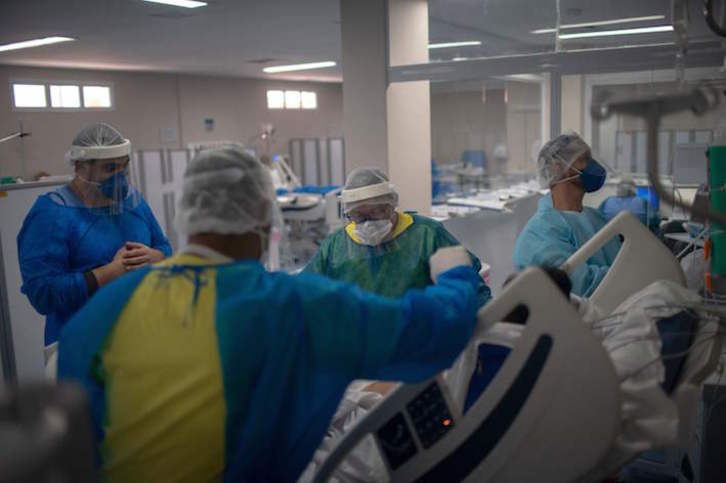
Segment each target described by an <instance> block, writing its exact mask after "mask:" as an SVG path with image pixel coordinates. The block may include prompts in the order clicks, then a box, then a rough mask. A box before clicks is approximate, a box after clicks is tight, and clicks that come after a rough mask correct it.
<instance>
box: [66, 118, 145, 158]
mask: <svg viewBox="0 0 726 483" xmlns="http://www.w3.org/2000/svg"><path fill="white" fill-rule="evenodd" d="M130 155H131V141H129V140H128V139H126V138H124V137H123V135H122V134H121V133H120V132H119V131H118V130H117V129H116V128H114V127H113V126H110V125H108V124H105V123H103V122H99V123H96V124H91V125H89V126H86V127H84V128H83V129H81V131H80V132H79V133H78V134H76V137H75V138H73V142H71V149H69V150H68V151H67V152H66V155H65V158H66V161H67V162H68V163H70V164H73V163H74V162H75V161H89V160H92V159H113V158H120V157H122V156H130Z"/></svg>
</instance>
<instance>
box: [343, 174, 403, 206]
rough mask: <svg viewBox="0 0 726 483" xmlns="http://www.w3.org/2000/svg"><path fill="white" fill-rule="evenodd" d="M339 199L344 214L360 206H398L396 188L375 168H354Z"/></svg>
mask: <svg viewBox="0 0 726 483" xmlns="http://www.w3.org/2000/svg"><path fill="white" fill-rule="evenodd" d="M340 198H341V200H342V201H343V211H344V212H346V213H348V212H350V211H351V210H354V209H355V208H357V207H358V206H362V205H391V206H393V207H395V206H397V205H398V193H396V187H395V186H394V185H393V183H391V182H390V181H389V180H388V176H386V175H385V173H384V172H383V171H381V170H380V169H377V168H356V169H354V170H353V171H351V173H350V174H349V175H348V179H347V180H346V182H345V187H343V191H341V193H340Z"/></svg>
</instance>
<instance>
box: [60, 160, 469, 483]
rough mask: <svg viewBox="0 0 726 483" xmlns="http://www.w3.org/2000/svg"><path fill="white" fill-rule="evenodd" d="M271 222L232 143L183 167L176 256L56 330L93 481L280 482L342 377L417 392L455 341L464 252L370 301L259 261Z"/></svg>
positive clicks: (295, 464)
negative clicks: (401, 290)
mask: <svg viewBox="0 0 726 483" xmlns="http://www.w3.org/2000/svg"><path fill="white" fill-rule="evenodd" d="M278 220H279V212H278V211H277V207H276V202H275V195H274V189H273V187H272V183H271V181H270V178H269V174H268V172H267V170H266V169H265V168H264V167H263V166H262V164H261V163H260V162H259V161H257V160H256V159H254V158H253V157H251V156H250V155H249V154H247V153H245V152H243V151H241V150H240V149H238V148H235V147H222V148H217V149H214V150H209V151H203V152H201V153H200V154H198V155H197V156H196V158H195V159H194V160H192V162H191V163H190V164H189V166H188V168H187V171H186V173H185V176H184V181H183V192H182V196H181V200H180V204H179V206H178V209H177V228H178V231H179V233H180V234H182V235H184V236H185V237H186V238H187V241H188V244H187V246H186V247H185V248H184V249H182V250H181V251H180V253H179V254H177V255H175V256H173V257H171V258H169V259H167V260H165V261H164V262H162V263H160V264H157V265H154V266H152V267H146V268H143V269H140V270H137V271H135V272H132V273H129V274H127V275H125V276H123V277H121V278H120V279H118V280H117V281H116V282H114V283H112V284H110V285H108V286H106V287H103V288H102V289H100V290H99V291H98V293H97V294H96V295H95V296H94V297H93V299H91V300H90V301H89V302H88V303H87V304H86V305H85V306H84V307H83V308H82V309H81V310H80V311H79V312H78V314H76V316H75V317H74V318H73V319H72V320H71V321H70V322H69V323H68V324H67V325H66V327H65V328H64V329H63V331H62V333H61V337H60V351H59V367H58V376H59V379H60V380H75V381H79V382H80V383H81V384H83V386H84V387H85V389H86V390H87V392H88V394H89V396H90V400H91V407H92V413H93V414H92V415H93V422H94V425H95V428H96V430H97V437H98V449H99V457H100V462H101V468H100V471H101V477H102V478H103V479H104V480H105V481H124V482H128V481H135V482H146V481H154V482H157V481H190V482H197V481H208V480H210V479H224V480H225V481H246V482H256V481H295V480H296V478H297V477H298V476H299V474H300V473H301V472H302V471H303V469H304V468H305V465H306V464H307V463H308V462H309V461H310V460H311V459H312V455H313V452H314V451H315V448H316V447H317V445H318V444H319V443H320V441H321V440H322V438H323V435H324V434H325V430H326V428H327V427H328V423H329V421H330V418H331V417H332V415H333V412H334V411H335V408H336V406H337V404H338V401H339V400H340V398H341V396H342V394H343V391H344V390H345V388H346V386H347V385H348V384H349V383H350V381H351V380H353V379H357V378H369V379H381V380H400V381H405V382H417V381H422V380H425V379H426V378H428V377H431V376H433V375H434V374H436V373H437V372H440V371H442V370H444V369H445V368H447V367H449V366H450V365H451V364H452V363H453V361H454V359H455V358H456V356H457V355H458V354H459V352H460V351H461V350H462V349H463V348H464V346H465V345H466V343H467V341H468V339H469V338H470V336H471V334H472V331H473V328H474V325H475V322H476V320H475V318H476V317H475V314H476V311H477V307H478V299H477V289H478V287H479V283H480V279H479V276H478V274H477V272H476V270H474V269H473V268H472V266H471V260H470V258H469V255H468V254H467V253H466V251H465V250H463V249H461V248H460V247H453V248H447V249H443V250H440V251H439V252H437V253H436V254H434V256H433V257H432V261H431V267H432V268H431V272H432V273H431V276H432V278H433V280H434V281H435V282H436V285H432V286H428V287H426V288H425V289H424V290H409V291H407V292H406V293H405V294H403V296H402V297H401V298H400V299H392V298H384V297H381V296H378V295H375V294H372V293H369V292H365V291H363V290H361V289H360V288H358V287H356V286H354V285H352V284H348V283H345V282H340V281H332V280H329V279H327V278H324V277H321V276H319V275H315V274H306V273H304V274H301V275H298V276H291V275H288V274H286V273H269V272H267V271H265V269H264V267H263V266H262V265H261V264H260V262H259V259H260V258H261V257H262V256H263V252H264V248H265V247H266V246H267V243H268V242H267V240H268V237H269V233H270V231H271V229H272V228H273V227H275V226H276V224H277V222H278Z"/></svg>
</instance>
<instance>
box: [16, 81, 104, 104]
mask: <svg viewBox="0 0 726 483" xmlns="http://www.w3.org/2000/svg"><path fill="white" fill-rule="evenodd" d="M11 87H12V89H11V91H12V97H13V106H14V107H15V108H19V109H46V110H55V109H61V110H62V109H78V110H83V109H110V108H112V107H113V98H112V95H113V94H112V92H111V89H112V86H110V85H105V86H104V85H95V84H89V85H83V83H81V82H73V81H70V82H65V81H63V82H62V83H50V82H48V83H45V82H41V83H37V82H32V81H31V82H11Z"/></svg>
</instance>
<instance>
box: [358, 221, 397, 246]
mask: <svg viewBox="0 0 726 483" xmlns="http://www.w3.org/2000/svg"><path fill="white" fill-rule="evenodd" d="M391 228H393V223H391V220H368V221H364V222H362V223H356V224H355V229H354V232H355V236H357V237H358V240H360V242H361V243H362V244H363V245H370V246H375V245H380V244H381V242H383V240H384V239H385V238H386V237H387V236H388V234H389V233H390V232H391Z"/></svg>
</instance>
